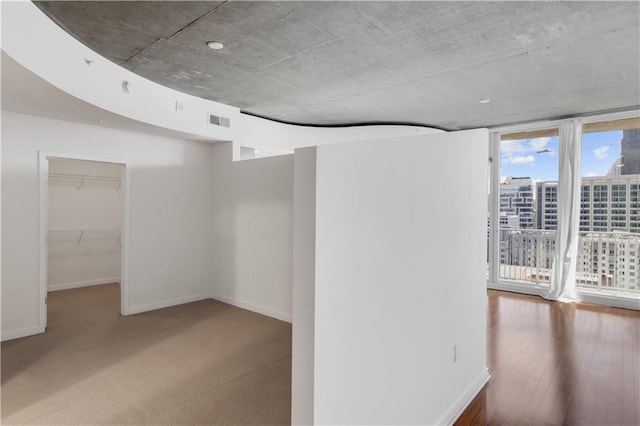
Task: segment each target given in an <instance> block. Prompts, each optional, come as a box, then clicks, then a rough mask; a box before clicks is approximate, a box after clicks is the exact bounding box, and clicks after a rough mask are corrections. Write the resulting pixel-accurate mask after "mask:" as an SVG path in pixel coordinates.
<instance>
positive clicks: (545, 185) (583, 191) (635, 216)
mask: <svg viewBox="0 0 640 426" xmlns="http://www.w3.org/2000/svg"><path fill="white" fill-rule="evenodd" d="M536 193H537V199H536V225H537V228H538V229H557V227H558V183H557V182H537V183H536ZM580 231H581V232H592V231H598V232H612V231H626V232H633V233H640V176H629V175H618V176H615V175H607V176H596V177H583V178H582V185H581V188H580Z"/></svg>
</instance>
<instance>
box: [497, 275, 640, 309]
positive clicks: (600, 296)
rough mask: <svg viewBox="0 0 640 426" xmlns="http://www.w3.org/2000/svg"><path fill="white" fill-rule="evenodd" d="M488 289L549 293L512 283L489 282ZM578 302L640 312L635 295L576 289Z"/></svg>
mask: <svg viewBox="0 0 640 426" xmlns="http://www.w3.org/2000/svg"><path fill="white" fill-rule="evenodd" d="M487 288H489V289H491V290H502V291H510V292H514V293H521V294H530V295H533V296H544V294H545V293H546V292H547V291H548V288H547V287H542V286H538V285H535V284H531V285H528V284H519V283H510V282H497V283H496V282H487ZM576 294H577V296H578V300H577V301H578V302H585V303H593V304H596V305H604V306H611V307H614V308H624V309H634V310H636V311H637V310H640V297H639V296H635V295H615V294H610V293H606V291H602V292H598V291H594V290H591V291H590V290H587V289H582V288H578V289H576Z"/></svg>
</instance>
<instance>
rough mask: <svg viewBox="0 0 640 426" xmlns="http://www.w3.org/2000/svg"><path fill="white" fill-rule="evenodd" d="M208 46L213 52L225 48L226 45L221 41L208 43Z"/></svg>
mask: <svg viewBox="0 0 640 426" xmlns="http://www.w3.org/2000/svg"><path fill="white" fill-rule="evenodd" d="M207 46H209V47H210V48H211V49H213V50H220V49H222V48H223V47H224V44H222V43H220V42H219V41H208V42H207Z"/></svg>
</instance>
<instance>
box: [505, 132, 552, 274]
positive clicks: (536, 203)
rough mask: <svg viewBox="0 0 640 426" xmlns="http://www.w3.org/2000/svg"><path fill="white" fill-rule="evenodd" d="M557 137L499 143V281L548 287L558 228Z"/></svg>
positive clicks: (509, 140) (507, 140) (508, 140)
mask: <svg viewBox="0 0 640 426" xmlns="http://www.w3.org/2000/svg"><path fill="white" fill-rule="evenodd" d="M557 181H558V137H557V136H552V137H541V138H529V139H506V140H502V141H501V142H500V193H499V197H500V202H499V205H500V221H499V222H500V231H499V234H500V254H499V259H500V265H499V270H498V277H499V279H508V280H516V281H520V282H528V283H540V282H548V281H549V276H550V271H551V265H552V263H553V254H554V247H555V235H556V228H557V227H558V210H557V203H558V185H557Z"/></svg>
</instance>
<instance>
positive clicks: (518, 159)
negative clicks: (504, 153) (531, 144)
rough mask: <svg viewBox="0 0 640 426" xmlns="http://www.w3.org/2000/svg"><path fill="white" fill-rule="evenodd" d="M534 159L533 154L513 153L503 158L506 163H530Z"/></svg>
mask: <svg viewBox="0 0 640 426" xmlns="http://www.w3.org/2000/svg"><path fill="white" fill-rule="evenodd" d="M535 161H536V157H534V156H533V155H515V156H511V157H509V158H506V159H505V163H507V164H531V163H533V162H535Z"/></svg>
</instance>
